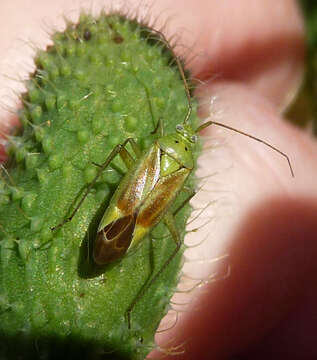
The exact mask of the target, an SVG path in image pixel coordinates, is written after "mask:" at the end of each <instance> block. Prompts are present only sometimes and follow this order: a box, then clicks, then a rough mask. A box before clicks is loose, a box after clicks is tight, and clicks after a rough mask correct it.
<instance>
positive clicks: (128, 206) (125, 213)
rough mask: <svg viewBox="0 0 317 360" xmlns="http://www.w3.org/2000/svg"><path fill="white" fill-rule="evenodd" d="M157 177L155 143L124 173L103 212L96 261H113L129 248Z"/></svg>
mask: <svg viewBox="0 0 317 360" xmlns="http://www.w3.org/2000/svg"><path fill="white" fill-rule="evenodd" d="M159 176H160V149H159V147H158V146H157V145H156V144H154V145H153V146H151V147H150V149H149V150H148V151H147V152H146V153H145V155H144V156H143V157H141V158H140V159H139V160H137V162H136V164H135V166H134V167H132V168H131V169H130V170H129V171H128V173H127V174H126V175H125V176H124V178H123V179H122V181H121V182H120V184H119V186H118V188H117V190H116V191H115V193H114V195H113V197H112V199H111V201H110V204H109V206H108V208H107V209H106V211H105V214H104V216H103V218H102V220H101V222H100V224H99V228H98V233H97V237H96V239H95V245H94V252H93V256H94V260H95V262H96V263H97V264H100V265H101V264H106V263H110V262H112V261H115V260H117V259H119V258H120V257H122V256H123V255H124V254H125V253H126V251H127V250H128V249H129V247H130V245H131V243H132V240H133V234H134V230H135V222H136V216H137V212H138V209H139V207H140V206H141V204H142V201H144V199H145V198H146V196H147V194H149V193H151V191H152V189H153V188H154V186H155V184H156V182H157V181H158V179H159Z"/></svg>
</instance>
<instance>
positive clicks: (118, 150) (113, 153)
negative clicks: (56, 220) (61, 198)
mask: <svg viewBox="0 0 317 360" xmlns="http://www.w3.org/2000/svg"><path fill="white" fill-rule="evenodd" d="M132 140H133V139H132ZM130 141H131V139H130V138H128V139H127V140H125V141H124V143H123V144H118V145H117V146H116V147H115V148H114V149H113V150H112V151H111V153H110V154H109V156H108V157H107V159H106V161H105V162H104V163H103V164H102V165H99V164H95V165H97V166H99V171H98V173H97V175H96V176H95V178H94V179H93V181H92V182H91V183H90V184H89V185H88V187H87V189H86V191H85V192H84V195H83V196H82V198H81V199H80V201H79V203H78V205H77V206H76V207H75V209H74V210H73V212H72V213H71V215H70V216H69V217H68V218H66V219H65V220H64V221H62V222H61V223H60V224H58V225H56V226H54V227H52V228H51V230H52V231H54V230H56V229H59V228H61V227H62V226H64V225H65V224H66V223H68V222H69V221H71V220H72V218H73V217H74V216H75V214H76V213H77V211H78V209H79V208H80V207H81V205H82V203H83V202H84V200H85V199H86V197H87V195H88V194H89V192H90V190H91V189H92V187H93V186H94V185H95V183H96V181H97V180H98V178H99V177H100V175H101V174H102V172H103V171H104V170H105V169H106V168H107V166H108V165H109V164H110V163H111V161H112V160H113V159H114V158H115V157H116V156H117V155H118V154H121V153H122V152H123V149H124V151H126V149H125V148H124V147H125V145H126V144H127V143H128V142H130ZM129 156H130V155H129Z"/></svg>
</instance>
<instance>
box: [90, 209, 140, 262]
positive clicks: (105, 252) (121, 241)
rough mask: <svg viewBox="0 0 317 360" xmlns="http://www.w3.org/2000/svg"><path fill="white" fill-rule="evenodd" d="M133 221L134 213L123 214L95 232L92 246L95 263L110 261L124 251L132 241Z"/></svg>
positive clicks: (134, 219) (120, 255) (116, 258)
mask: <svg viewBox="0 0 317 360" xmlns="http://www.w3.org/2000/svg"><path fill="white" fill-rule="evenodd" d="M135 221H136V214H131V215H127V216H123V217H121V218H119V219H117V220H115V221H113V222H111V223H110V224H108V225H107V226H105V227H104V228H103V229H101V230H100V231H99V232H98V233H97V236H96V240H95V247H94V260H95V262H96V264H98V265H104V264H108V263H111V262H113V261H115V260H118V259H120V258H121V257H122V256H123V255H124V254H125V253H126V251H127V250H128V248H129V246H130V244H131V241H132V237H133V231H134V228H135Z"/></svg>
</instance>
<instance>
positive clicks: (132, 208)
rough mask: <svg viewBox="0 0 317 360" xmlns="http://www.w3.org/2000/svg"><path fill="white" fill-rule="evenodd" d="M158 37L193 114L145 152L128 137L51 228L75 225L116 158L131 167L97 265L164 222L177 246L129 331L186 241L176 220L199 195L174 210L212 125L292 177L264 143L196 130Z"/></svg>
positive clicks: (101, 239) (99, 244)
mask: <svg viewBox="0 0 317 360" xmlns="http://www.w3.org/2000/svg"><path fill="white" fill-rule="evenodd" d="M153 32H154V33H156V34H157V35H158V37H159V39H160V40H161V41H162V42H163V44H165V45H166V47H167V48H168V49H169V50H170V52H171V54H172V55H173V56H174V58H175V61H176V64H177V67H178V70H179V72H180V75H181V78H182V81H183V83H184V89H185V94H186V97H187V101H188V109H187V112H186V114H185V117H184V120H183V123H182V124H178V125H177V126H176V129H175V132H173V133H170V134H164V129H163V124H162V121H161V120H159V121H158V123H157V126H156V128H155V130H154V131H153V133H156V132H158V131H159V132H160V134H159V136H158V138H157V139H156V140H155V141H154V143H153V144H152V145H151V146H150V147H149V148H148V149H146V151H145V152H142V151H141V150H140V148H139V146H138V145H137V143H136V141H135V140H134V139H133V138H128V139H126V140H125V141H124V142H123V143H122V144H118V145H117V146H116V147H115V148H114V149H113V150H112V151H111V153H110V154H109V155H108V157H107V158H106V160H105V162H104V163H103V164H96V163H94V164H95V165H96V166H98V168H99V170H98V173H97V175H96V177H95V178H94V180H93V181H92V182H91V183H90V184H89V185H88V187H87V189H86V191H85V192H84V194H83V195H82V197H81V199H80V201H79V203H78V205H77V206H76V207H75V209H74V210H73V212H72V213H71V215H70V216H69V217H68V218H66V219H65V220H64V221H63V222H62V223H60V224H59V225H57V226H55V227H53V228H52V230H56V229H58V228H60V227H62V226H63V225H64V224H65V223H67V222H69V221H71V220H72V218H73V217H74V216H75V214H76V212H77V211H78V209H79V208H80V206H81V205H82V203H83V202H84V200H85V198H86V197H87V195H88V193H89V192H90V190H91V189H92V187H93V186H94V184H95V183H96V181H97V179H98V178H99V176H100V175H101V174H102V172H103V171H104V170H105V169H106V168H107V167H108V166H109V164H110V163H111V162H112V161H113V159H114V158H115V157H116V156H120V157H121V159H122V160H123V162H124V163H125V165H126V167H127V168H128V171H127V173H126V175H125V176H124V177H123V178H122V180H121V182H120V183H119V185H118V187H117V189H116V191H115V192H114V194H113V196H112V199H111V201H110V203H109V206H108V208H107V209H106V210H105V213H104V215H103V217H102V219H101V221H100V223H99V226H98V229H97V234H96V238H95V241H94V247H93V260H94V262H95V263H96V264H97V265H104V264H108V263H111V262H114V261H116V260H119V259H121V258H122V257H123V256H124V255H125V254H127V253H128V252H130V250H131V249H132V248H135V247H136V245H137V244H139V243H140V242H141V241H142V240H143V239H144V237H145V236H146V235H147V234H148V233H149V232H150V231H151V230H152V229H153V227H154V226H156V225H157V224H158V223H159V222H160V221H161V220H163V221H164V224H165V225H166V226H167V228H168V229H169V232H170V233H171V236H172V238H173V240H174V242H175V249H174V250H173V252H172V253H171V254H170V255H169V257H168V258H167V259H166V261H165V263H164V264H163V265H162V267H161V268H160V269H159V270H158V271H157V272H156V273H155V274H154V275H153V276H152V278H151V279H150V281H149V282H148V283H146V284H145V285H144V286H143V287H142V290H141V291H140V292H139V293H138V295H137V296H136V298H135V299H134V300H133V302H132V303H131V305H130V306H129V308H128V309H127V311H126V314H127V320H128V327H129V328H131V312H132V310H133V308H134V307H135V305H136V304H137V302H138V301H139V300H140V299H141V297H142V296H143V294H144V293H145V292H146V291H147V290H148V288H149V287H150V286H151V284H153V283H154V282H155V281H156V280H157V278H158V277H159V276H160V274H161V273H162V272H163V271H164V270H165V269H166V268H167V266H168V265H169V264H170V262H171V261H172V260H173V259H174V257H175V256H176V255H177V253H178V252H179V250H180V248H181V245H182V240H181V237H180V234H179V231H178V229H177V226H176V224H175V218H174V217H175V215H176V212H177V211H178V210H180V208H182V207H183V206H184V205H185V204H186V203H187V202H188V201H189V200H190V199H191V198H192V197H193V196H194V194H195V193H194V192H192V193H190V194H189V196H188V197H187V199H186V200H185V201H184V202H183V204H182V205H181V206H180V207H179V208H178V209H177V210H176V212H175V211H174V212H172V210H171V205H172V203H173V202H174V200H175V198H176V197H177V195H178V194H179V192H180V191H181V190H182V189H183V187H184V183H185V181H186V179H187V178H188V176H189V175H190V174H191V172H192V171H193V168H194V159H193V147H194V145H195V143H196V142H197V140H198V134H199V132H200V131H201V130H202V129H204V128H206V127H208V126H210V125H217V126H221V127H224V128H226V129H229V130H232V131H235V132H238V133H240V134H242V135H246V136H248V137H250V138H252V139H254V140H256V141H259V142H261V143H263V144H265V145H266V146H269V147H270V148H271V149H273V150H275V151H277V152H279V153H280V154H281V155H283V156H284V157H285V158H286V159H287V161H288V163H289V166H290V169H291V172H292V175H293V170H292V168H291V164H290V160H289V158H288V156H287V155H286V154H284V153H282V152H281V151H280V150H278V149H277V148H275V147H273V146H272V145H270V144H268V143H266V142H265V141H263V140H261V139H258V138H256V137H254V136H252V135H250V134H247V133H244V132H242V131H240V130H237V129H234V128H232V127H230V126H227V125H224V124H221V123H217V122H214V121H208V122H206V123H204V124H202V125H201V126H199V127H198V128H197V129H193V128H192V127H191V126H190V125H189V118H190V116H191V112H192V105H191V96H190V92H189V88H188V84H187V80H186V77H185V74H184V70H183V67H182V65H181V62H180V60H179V58H178V57H177V56H176V55H175V54H174V52H173V50H172V48H171V46H170V45H169V43H168V41H167V39H166V38H165V37H164V35H163V34H162V33H161V32H158V31H155V30H153ZM127 144H130V145H131V148H132V150H133V152H134V155H135V156H134V157H133V156H132V155H131V154H130V153H129V151H128V150H127V149H126V145H127ZM134 158H136V160H134Z"/></svg>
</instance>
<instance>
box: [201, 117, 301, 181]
mask: <svg viewBox="0 0 317 360" xmlns="http://www.w3.org/2000/svg"><path fill="white" fill-rule="evenodd" d="M210 125H217V126H221V127H223V128H225V129H228V130H231V131H234V132H237V133H238V134H241V135H244V136H247V137H249V138H251V139H253V140H256V141H258V142H260V143H261V144H264V145H266V146H268V147H269V148H270V149H272V150H274V151H276V152H278V153H279V154H280V155H282V156H284V157H285V159H286V160H287V162H288V166H289V169H290V171H291V175H292V177H295V175H294V171H293V168H292V164H291V161H290V159H289V157H288V156H287V154H285V153H284V152H282V151H281V150H279V149H278V148H276V147H275V146H273V145H271V144H269V143H268V142H266V141H264V140H262V139H259V138H257V137H255V136H253V135H250V134H248V133H246V132H244V131H241V130H238V129H236V128H233V127H231V126H229V125H225V124H222V123H219V122H216V121H211V120H210V121H207V122H206V123H204V124H202V125H200V126H199V127H198V128H197V129H196V130H195V133H198V132H200V131H201V130H203V129H205V128H206V127H208V126H210Z"/></svg>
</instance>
